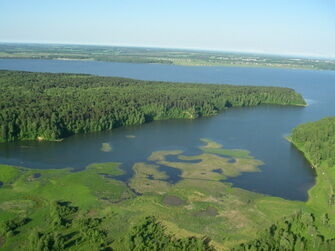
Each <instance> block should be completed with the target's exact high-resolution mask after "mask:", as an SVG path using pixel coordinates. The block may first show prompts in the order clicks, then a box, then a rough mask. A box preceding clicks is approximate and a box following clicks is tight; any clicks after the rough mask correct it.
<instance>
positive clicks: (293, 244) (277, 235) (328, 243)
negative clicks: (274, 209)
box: [233, 212, 335, 251]
mask: <svg viewBox="0 0 335 251" xmlns="http://www.w3.org/2000/svg"><path fill="white" fill-rule="evenodd" d="M318 221H319V222H318ZM316 222H318V223H316ZM319 225H321V227H320V226H319ZM319 228H332V226H331V225H330V224H329V216H328V214H326V213H325V214H323V215H322V216H319V217H318V218H316V216H315V215H313V214H311V213H307V212H298V213H296V214H295V215H292V216H288V217H285V218H284V219H283V220H282V221H279V222H277V223H275V224H273V225H272V226H271V227H270V228H269V229H267V230H266V231H264V232H262V233H261V234H260V237H259V238H258V239H256V240H253V241H250V242H247V243H243V244H241V245H240V246H239V247H237V248H234V249H233V250H234V251H256V250H257V251H261V250H292V251H293V250H294V251H304V250H320V251H321V250H322V251H331V250H334V247H335V238H334V239H327V238H326V237H325V236H323V235H322V234H321V233H320V230H319Z"/></svg>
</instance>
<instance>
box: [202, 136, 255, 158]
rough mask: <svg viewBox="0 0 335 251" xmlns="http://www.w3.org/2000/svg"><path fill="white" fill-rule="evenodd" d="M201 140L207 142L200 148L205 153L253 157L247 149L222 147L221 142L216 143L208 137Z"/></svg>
mask: <svg viewBox="0 0 335 251" xmlns="http://www.w3.org/2000/svg"><path fill="white" fill-rule="evenodd" d="M201 141H203V142H205V143H207V145H205V146H201V147H200V149H201V150H203V151H204V152H206V153H215V154H219V155H226V156H231V157H239V158H253V157H251V156H250V155H249V154H250V152H249V151H246V150H241V149H233V150H231V149H224V148H223V146H222V145H221V144H218V143H216V142H214V141H211V140H208V139H201Z"/></svg>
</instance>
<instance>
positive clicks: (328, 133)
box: [291, 117, 335, 167]
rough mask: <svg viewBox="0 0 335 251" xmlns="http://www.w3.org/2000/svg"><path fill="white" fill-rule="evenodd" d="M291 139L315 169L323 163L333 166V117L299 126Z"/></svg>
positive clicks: (334, 137) (334, 136)
mask: <svg viewBox="0 0 335 251" xmlns="http://www.w3.org/2000/svg"><path fill="white" fill-rule="evenodd" d="M291 137H292V141H293V142H294V143H295V144H298V145H300V146H302V147H303V149H304V152H305V154H306V155H307V156H308V158H309V159H310V160H311V161H312V163H313V164H314V165H315V166H316V167H317V166H318V165H320V164H321V163H323V162H325V163H327V165H328V166H330V167H331V166H335V117H329V118H324V119H322V120H320V121H317V122H310V123H306V124H303V125H300V126H298V127H297V128H295V129H294V130H293V133H292V136H291Z"/></svg>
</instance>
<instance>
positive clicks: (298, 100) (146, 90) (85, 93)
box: [0, 70, 305, 141]
mask: <svg viewBox="0 0 335 251" xmlns="http://www.w3.org/2000/svg"><path fill="white" fill-rule="evenodd" d="M259 104H283V105H303V104H305V102H304V100H303V98H302V97H301V95H299V94H298V93H296V92H295V91H294V90H292V89H289V88H279V87H251V86H232V85H217V84H213V85H209V84H187V83H170V82H153V81H141V80H134V79H126V78H118V77H99V76H94V75H84V74H52V73H32V72H20V71H5V70H2V71H0V141H14V140H23V139H25V140H26V139H27V140H35V139H44V140H57V139H61V138H64V137H66V136H69V135H73V134H76V133H86V132H93V131H103V130H111V129H113V128H116V127H120V126H127V125H136V124H143V123H145V122H148V121H152V120H161V119H170V118H192V119H193V118H197V117H200V116H210V115H215V114H217V113H218V112H219V111H221V110H223V109H225V108H229V107H235V106H252V105H259Z"/></svg>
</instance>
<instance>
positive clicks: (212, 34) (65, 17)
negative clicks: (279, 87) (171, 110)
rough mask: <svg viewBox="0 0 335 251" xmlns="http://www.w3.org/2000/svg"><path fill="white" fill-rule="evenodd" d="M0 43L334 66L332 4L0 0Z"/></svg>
mask: <svg viewBox="0 0 335 251" xmlns="http://www.w3.org/2000/svg"><path fill="white" fill-rule="evenodd" d="M0 42H30V43H64V44H96V45H117V46H139V47H164V48H187V49H203V50H220V51H241V52H258V53H269V54H283V55H299V56H314V57H329V58H330V57H331V58H335V0H230V1H226V0H95V1H93V0H57V1H56V0H29V1H27V0H0Z"/></svg>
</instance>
